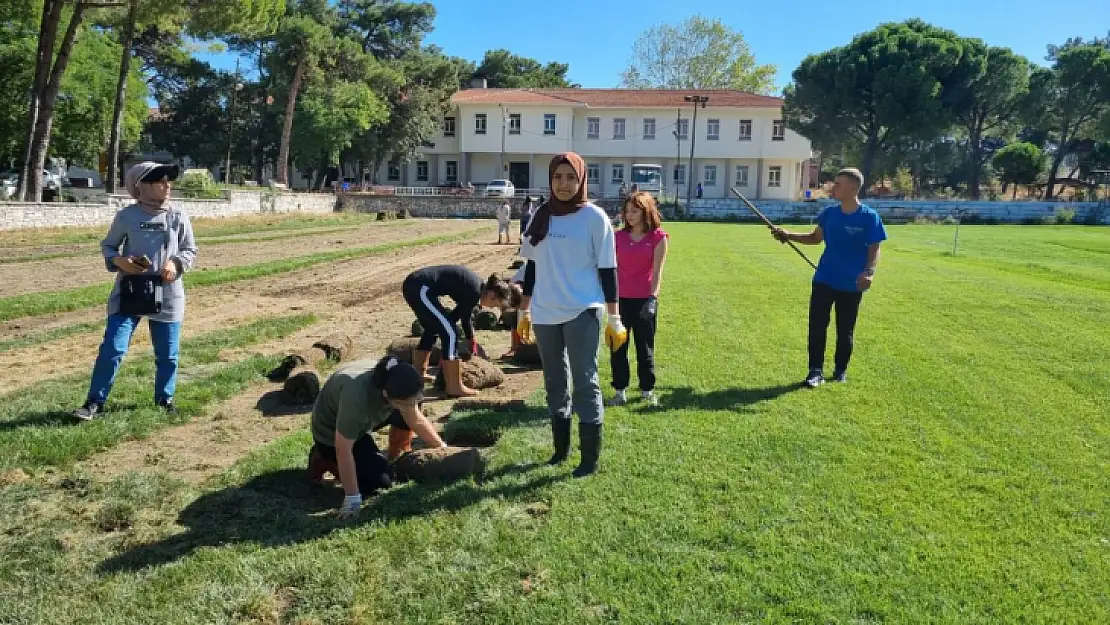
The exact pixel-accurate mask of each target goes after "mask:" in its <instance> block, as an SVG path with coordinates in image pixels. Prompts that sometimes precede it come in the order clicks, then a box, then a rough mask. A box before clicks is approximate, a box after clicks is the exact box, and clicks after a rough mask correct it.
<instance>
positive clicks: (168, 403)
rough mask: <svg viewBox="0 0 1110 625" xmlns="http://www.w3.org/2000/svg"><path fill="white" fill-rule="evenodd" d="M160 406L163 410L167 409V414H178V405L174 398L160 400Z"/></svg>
mask: <svg viewBox="0 0 1110 625" xmlns="http://www.w3.org/2000/svg"><path fill="white" fill-rule="evenodd" d="M158 407H159V408H161V409H162V410H165V411H166V414H168V415H176V414H177V406H174V405H173V400H172V399H163V400H162V401H160V402H158Z"/></svg>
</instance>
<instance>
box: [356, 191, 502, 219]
mask: <svg viewBox="0 0 1110 625" xmlns="http://www.w3.org/2000/svg"><path fill="white" fill-rule="evenodd" d="M504 201H505V200H504V199H501V198H483V197H450V196H442V195H428V196H416V197H401V196H395V195H362V194H348V195H340V196H339V206H338V209H339V210H345V211H352V212H357V213H388V212H395V213H399V212H401V211H405V210H407V211H408V212H409V214H411V215H412V216H413V217H430V218H436V217H439V218H444V217H446V218H451V217H457V218H462V219H471V218H482V217H488V218H490V219H493V218H494V217H496V216H497V207H498V206H501V204H502V203H503V202H504ZM520 202H521V201H520V200H509V205H510V206H512V208H513V217H517V216H518V213H519V212H520Z"/></svg>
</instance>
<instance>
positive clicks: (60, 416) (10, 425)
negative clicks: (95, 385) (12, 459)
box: [0, 402, 139, 432]
mask: <svg viewBox="0 0 1110 625" xmlns="http://www.w3.org/2000/svg"><path fill="white" fill-rule="evenodd" d="M79 407H80V405H74V406H73V408H72V409H69V410H63V409H55V410H35V411H30V412H26V413H23V414H22V415H20V416H19V417H18V418H16V419H12V420H10V421H0V432H4V431H8V430H18V429H20V428H25V427H40V428H42V427H57V428H62V427H77V426H80V425H83V424H84V423H86V422H85V421H82V420H80V419H77V418H75V417H74V416H73V411H74V410H76V409H77V408H79ZM138 408H139V405H138V404H135V403H131V402H128V403H120V404H109V405H108V410H107V412H105V413H103V414H102V415H101V416H100V417H98V419H110V418H112V413H113V412H124V411H128V412H129V411H134V410H137V409H138Z"/></svg>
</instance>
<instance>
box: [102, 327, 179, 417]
mask: <svg viewBox="0 0 1110 625" xmlns="http://www.w3.org/2000/svg"><path fill="white" fill-rule="evenodd" d="M141 319H142V317H138V316H136V317H132V316H128V315H121V314H119V313H116V314H114V315H108V325H107V327H106V328H105V329H104V342H103V343H101V344H100V353H99V354H98V355H97V357H96V365H94V366H93V374H92V382H91V383H90V384H89V395H88V401H90V402H96V403H98V404H103V403H104V402H105V401H106V400H107V399H108V394H109V393H111V392H112V385H113V384H115V381H116V374H118V373H119V367H120V364H122V363H123V357H124V356H126V355H127V348H128V347H130V346H131V335H132V334H134V333H135V328H136V327H138V325H139V321H140V320H141ZM147 324H148V325H149V326H150V342H151V343H153V344H154V365H155V371H156V372H155V374H154V401H155V402H156V403H163V402H166V401H169V400H171V399H173V392H174V390H175V388H176V387H177V352H178V348H179V347H180V345H181V322H179V321H174V322H164V321H152V320H147Z"/></svg>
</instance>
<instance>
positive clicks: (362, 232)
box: [0, 219, 481, 297]
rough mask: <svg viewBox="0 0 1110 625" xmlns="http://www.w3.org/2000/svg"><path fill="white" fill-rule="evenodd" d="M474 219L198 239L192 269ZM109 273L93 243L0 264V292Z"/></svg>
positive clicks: (103, 277)
mask: <svg viewBox="0 0 1110 625" xmlns="http://www.w3.org/2000/svg"><path fill="white" fill-rule="evenodd" d="M479 225H481V222H478V221H471V220H461V219H459V220H446V219H444V220H411V221H410V220H406V221H404V222H388V223H383V224H374V223H371V224H366V225H363V226H360V227H357V228H354V229H351V230H347V231H343V232H325V233H322V234H319V233H312V232H305V233H304V234H303V236H296V237H290V238H284V239H278V240H274V241H252V240H251V239H249V238H245V239H237V240H235V241H232V242H226V243H215V244H209V245H206V244H204V243H203V242H202V243H200V244H199V248H200V251H199V253H198V254H197V264H196V267H195V268H194V270H198V269H220V268H224V267H235V266H239V265H253V264H256V263H263V262H266V261H269V260H280V259H283V258H293V257H296V256H307V255H309V254H318V253H321V252H332V251H336V250H340V249H343V248H357V247H369V246H373V245H381V244H385V243H390V242H393V241H403V240H411V239H422V238H426V237H432V236H439V235H446V234H451V233H454V232H460V231H463V230H468V229H471V228H475V227H477V226H479ZM114 279H115V276H114V274H111V273H109V272H107V271H105V268H104V259H103V257H102V256H101V255H100V254H99V248H95V249H94V253H90V254H86V255H81V256H75V257H67V258H53V259H48V260H33V261H27V262H20V263H5V264H0V297H12V296H15V295H24V294H26V293H40V292H44V291H57V290H62V289H71V288H74V287H79V286H86V285H90V284H100V283H109V282H111V281H112V280H114Z"/></svg>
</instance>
